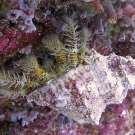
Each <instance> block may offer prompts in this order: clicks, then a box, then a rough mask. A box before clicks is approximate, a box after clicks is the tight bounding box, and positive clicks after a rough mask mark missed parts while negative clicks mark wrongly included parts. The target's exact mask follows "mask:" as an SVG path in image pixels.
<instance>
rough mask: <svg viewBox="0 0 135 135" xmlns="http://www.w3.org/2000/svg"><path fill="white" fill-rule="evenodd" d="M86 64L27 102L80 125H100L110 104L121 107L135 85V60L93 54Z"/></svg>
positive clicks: (49, 85)
mask: <svg viewBox="0 0 135 135" xmlns="http://www.w3.org/2000/svg"><path fill="white" fill-rule="evenodd" d="M85 61H86V62H87V64H88V65H79V66H78V67H76V68H75V69H72V70H70V71H69V72H68V73H67V74H65V75H64V76H63V77H61V78H59V79H57V80H55V81H51V82H49V83H48V84H47V85H46V86H43V87H42V88H39V89H37V90H36V91H34V92H33V93H31V94H29V95H28V97H27V101H28V102H31V101H34V102H35V103H36V104H37V105H41V106H46V105H47V106H49V107H51V108H53V109H54V110H56V111H59V112H60V113H61V114H63V115H65V116H67V117H69V118H71V119H73V120H75V121H77V122H79V123H91V124H93V125H95V124H99V120H100V117H101V115H102V113H103V112H104V110H105V108H106V106H107V105H109V104H120V103H122V101H123V99H124V98H125V97H126V95H127V92H128V90H129V89H130V90H131V89H134V85H135V79H134V78H135V73H134V71H135V66H134V65H135V60H134V59H132V58H131V57H126V58H124V57H121V56H117V55H115V54H114V53H113V54H111V55H109V56H102V55H100V54H99V53H97V52H96V51H94V50H91V51H89V54H87V55H86V57H85Z"/></svg>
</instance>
